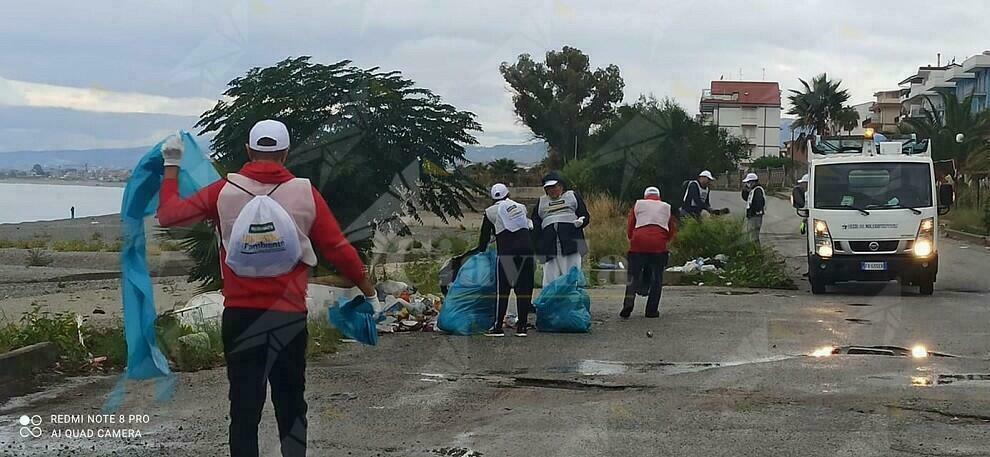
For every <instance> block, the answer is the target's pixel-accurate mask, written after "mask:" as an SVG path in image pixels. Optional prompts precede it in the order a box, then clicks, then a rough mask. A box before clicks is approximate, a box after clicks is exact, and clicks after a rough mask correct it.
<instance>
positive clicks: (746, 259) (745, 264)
mask: <svg viewBox="0 0 990 457" xmlns="http://www.w3.org/2000/svg"><path fill="white" fill-rule="evenodd" d="M718 254H725V255H727V256H729V263H728V265H727V266H726V268H725V269H724V270H723V271H722V272H721V274H713V273H706V274H702V275H694V276H684V279H685V280H686V281H689V282H690V283H697V282H704V283H705V284H707V285H725V284H728V283H732V285H733V286H741V287H761V288H774V289H793V288H795V285H794V282H793V281H792V280H791V278H790V277H789V276H788V275H787V273H786V269H785V265H784V260H783V259H782V258H780V256H779V255H777V253H776V252H774V250H773V249H771V248H769V247H765V246H759V245H757V244H755V243H752V242H750V241H748V240H746V237H745V235H744V232H743V222H742V219H740V218H728V217H716V218H708V219H705V220H703V221H697V220H695V219H692V218H688V219H686V220H683V221H681V226H680V230H679V231H678V233H677V236H676V237H675V238H674V242H673V244H672V246H671V261H670V265H672V266H674V265H683V264H684V263H685V262H687V261H688V260H691V259H696V258H699V257H709V258H710V257H715V256H716V255H718Z"/></svg>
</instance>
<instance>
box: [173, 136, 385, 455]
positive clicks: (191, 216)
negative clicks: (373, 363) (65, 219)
mask: <svg viewBox="0 0 990 457" xmlns="http://www.w3.org/2000/svg"><path fill="white" fill-rule="evenodd" d="M246 149H247V150H246V153H247V156H248V158H249V159H250V161H249V162H248V163H247V164H246V165H244V166H243V167H242V168H241V169H240V170H239V171H238V172H237V173H230V174H228V175H227V176H226V178H225V179H220V180H218V181H217V182H215V183H213V184H211V185H209V186H207V187H205V188H203V189H201V190H200V191H199V192H197V193H196V194H194V195H192V196H190V197H189V198H187V199H182V198H181V197H180V196H179V181H178V176H179V164H180V162H181V160H182V152H183V147H182V141H181V140H180V139H179V138H178V137H177V136H172V137H170V138H169V139H168V140H167V141H166V142H165V145H164V146H163V147H162V157H163V159H164V165H165V172H164V179H163V180H162V187H161V197H160V201H159V206H158V214H157V216H158V223H159V224H161V225H162V226H163V227H172V226H188V225H192V224H195V223H197V222H200V221H204V220H208V221H211V222H213V224H214V227H216V230H217V232H218V234H219V236H220V239H221V243H220V268H221V273H222V277H223V289H222V291H223V296H224V303H223V307H224V310H223V317H222V319H221V323H220V332H221V333H222V338H223V351H224V359H225V360H226V362H227V381H228V383H229V391H228V399H229V400H230V428H229V443H230V455H231V456H234V457H239V456H257V455H258V423H259V422H260V421H261V412H262V410H263V409H264V406H265V399H266V397H267V394H268V388H269V385H270V386H271V392H272V404H273V405H274V407H275V421H276V422H277V423H278V435H279V439H280V444H281V451H282V456H283V457H289V456H304V455H306V431H307V419H306V411H307V409H308V406H307V405H306V399H305V397H304V392H305V388H306V346H307V343H308V331H307V327H306V291H307V283H308V280H309V273H310V270H311V269H312V267H314V266H316V263H317V257H316V254H317V253H320V254H321V255H322V256H323V258H325V259H326V260H327V261H329V262H330V263H331V264H333V265H334V266H335V267H336V268H337V271H339V272H340V274H341V275H342V276H344V277H346V278H347V279H349V280H350V281H351V282H353V283H354V284H356V285H357V287H358V288H360V289H361V292H362V293H363V294H364V297H365V299H366V300H368V301H376V300H377V297H376V292H375V288H374V287H373V286H372V284H371V282H370V281H369V280H368V278H367V276H366V275H365V266H364V264H363V263H362V262H361V259H360V257H358V253H357V251H356V250H355V249H354V247H353V246H351V244H350V243H349V242H348V241H347V239H346V238H345V237H344V234H343V232H342V231H341V230H340V225H339V224H338V223H337V219H336V218H335V217H334V215H333V213H332V212H331V211H330V208H329V207H328V206H327V202H326V200H324V199H323V196H322V195H321V194H320V193H319V191H317V190H316V188H315V187H313V185H312V184H310V182H309V180H308V179H304V178H297V177H295V176H293V174H292V173H291V172H289V170H287V169H286V168H285V166H284V163H285V160H286V158H287V157H288V155H289V130H288V129H287V128H286V126H285V124H282V123H281V122H278V121H274V120H264V121H260V122H258V123H257V124H255V125H254V127H252V128H251V131H250V133H249V139H248V143H247V145H246ZM261 204H264V205H267V210H266V211H263V212H252V211H251V208H252V205H254V207H257V206H260V205H261ZM242 214H243V215H245V216H251V215H255V216H257V218H251V217H249V218H248V219H246V220H244V222H246V223H245V224H241V222H242V219H244V217H242ZM259 218H261V219H259ZM239 227H246V228H247V229H246V230H241V232H238V230H239ZM238 233H240V234H239V235H238ZM289 246H291V247H292V248H294V249H292V251H293V253H294V255H286V254H287V253H288V252H289V251H290V249H289V248H288V247H289ZM246 254H250V255H246ZM238 256H239V257H238ZM235 258H240V259H241V261H239V262H234V261H232V260H233V259H235Z"/></svg>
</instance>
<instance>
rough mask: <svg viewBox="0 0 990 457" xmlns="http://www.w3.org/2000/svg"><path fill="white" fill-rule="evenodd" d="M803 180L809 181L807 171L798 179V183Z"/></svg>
mask: <svg viewBox="0 0 990 457" xmlns="http://www.w3.org/2000/svg"><path fill="white" fill-rule="evenodd" d="M803 182H808V174H807V173H805V174H804V176H802V177H801V179H799V180H798V184H800V183H803Z"/></svg>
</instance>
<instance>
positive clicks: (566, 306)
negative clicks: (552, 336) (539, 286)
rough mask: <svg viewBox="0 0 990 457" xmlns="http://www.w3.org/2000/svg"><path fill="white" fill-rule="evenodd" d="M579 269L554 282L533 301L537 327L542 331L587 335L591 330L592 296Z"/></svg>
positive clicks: (572, 269)
mask: <svg viewBox="0 0 990 457" xmlns="http://www.w3.org/2000/svg"><path fill="white" fill-rule="evenodd" d="M587 285H588V283H587V281H586V280H585V279H584V273H582V272H581V269H580V268H578V267H572V268H571V270H570V271H568V272H567V274H566V275H564V276H561V277H559V278H557V279H554V280H553V281H551V282H550V284H547V285H546V287H544V288H543V291H542V292H540V296H539V297H537V298H536V300H534V301H533V306H534V307H536V328H538V329H540V331H541V332H561V333H587V332H590V331H591V297H590V296H589V295H588V291H586V290H585V287H587Z"/></svg>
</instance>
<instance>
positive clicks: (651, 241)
mask: <svg viewBox="0 0 990 457" xmlns="http://www.w3.org/2000/svg"><path fill="white" fill-rule="evenodd" d="M676 232H677V226H676V221H675V220H674V218H673V217H671V215H670V205H669V204H667V203H666V202H663V201H661V200H660V189H658V188H656V187H647V188H646V191H645V192H644V193H643V199H642V200H637V201H636V204H634V205H633V207H632V209H631V210H629V217H628V219H627V222H626V236H627V237H628V238H629V269H628V270H627V271H626V299H625V301H624V302H623V304H622V311H621V312H620V313H619V316H620V317H622V318H623V319H628V318H629V315H630V314H632V310H633V305H635V303H636V291H637V290H640V289H641V288H643V287H644V286H645V284H643V283H642V282H643V281H648V282H649V290H650V292H649V295H648V296H647V298H646V317H650V318H654V317H660V294H661V292H662V290H663V271H664V270H665V269H666V268H667V259H668V255H669V252H668V250H667V245H668V243H670V240H672V239H673V238H674V235H675V234H676Z"/></svg>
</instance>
